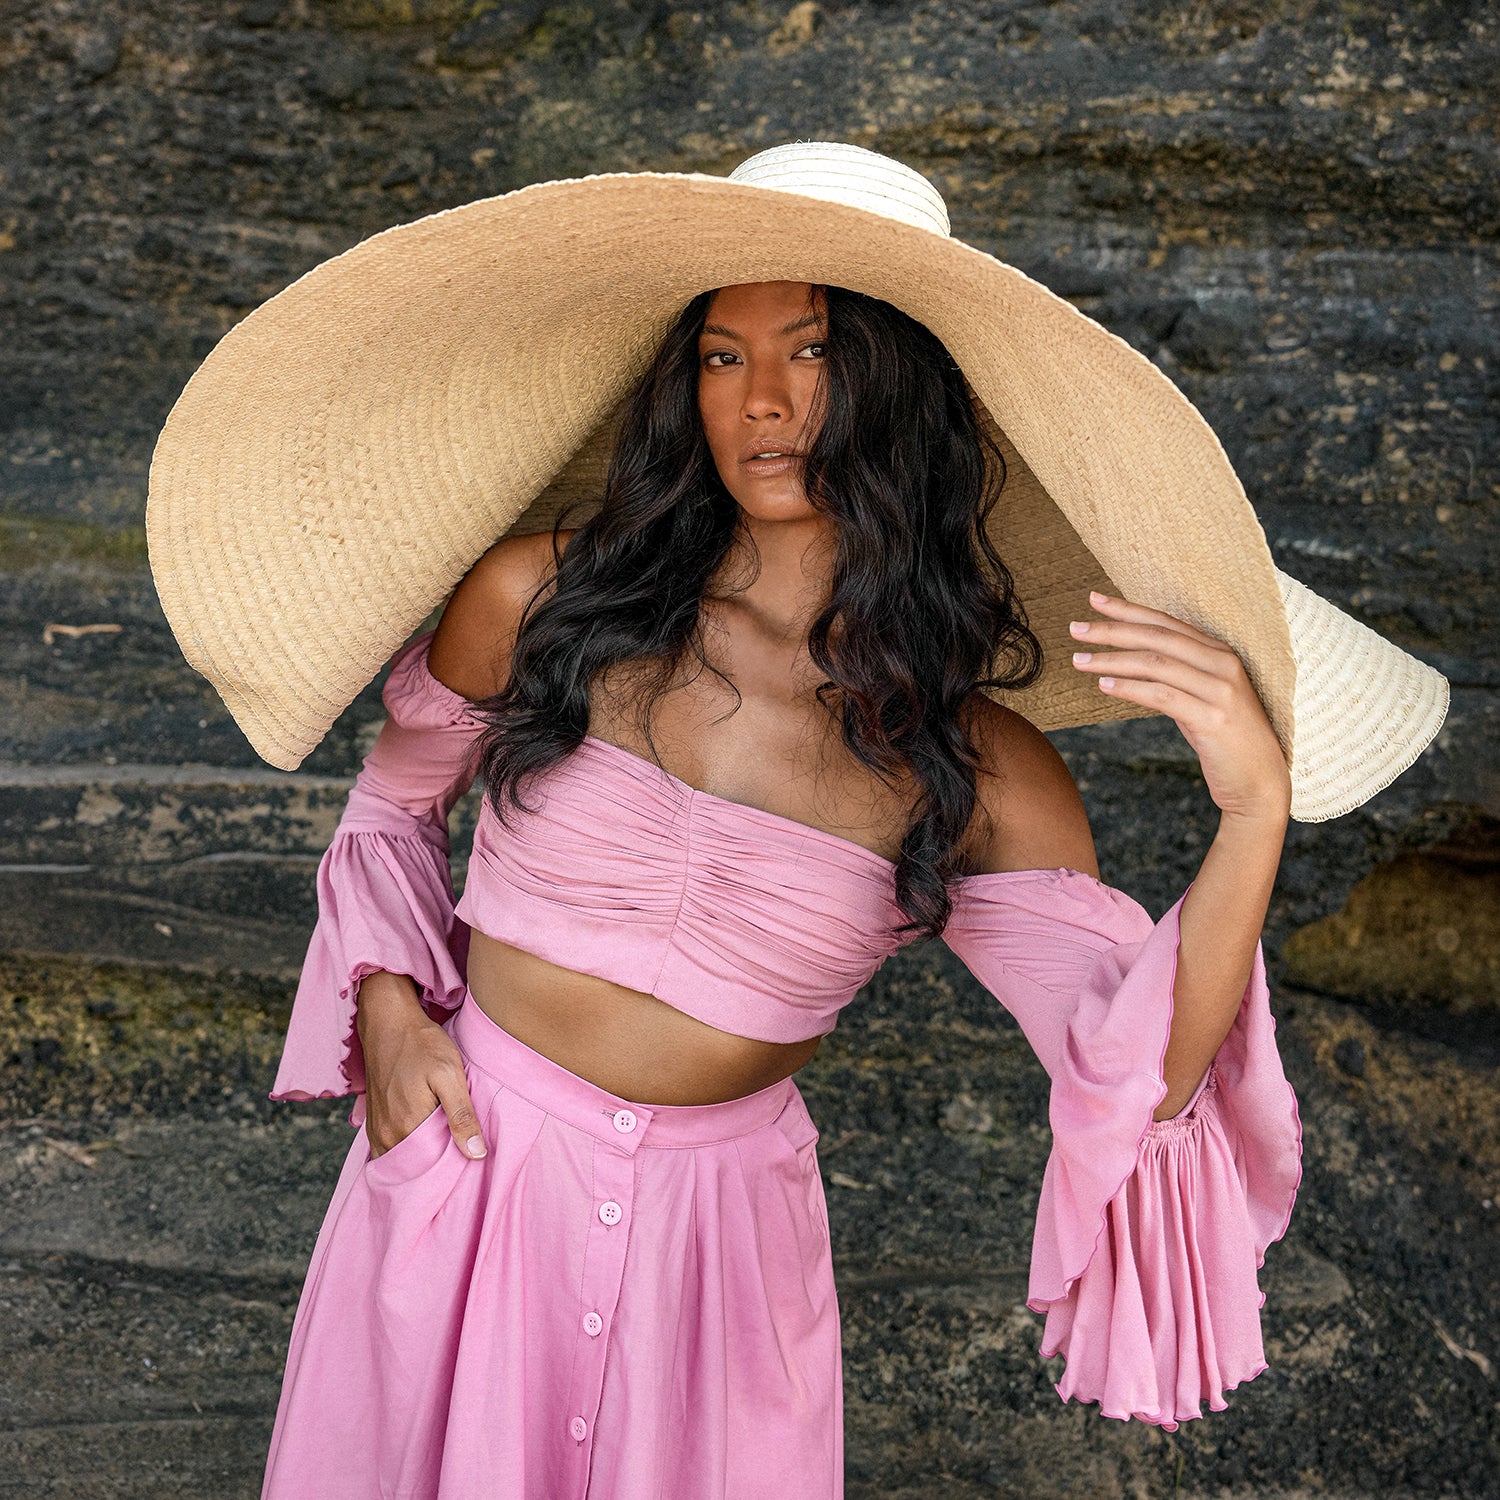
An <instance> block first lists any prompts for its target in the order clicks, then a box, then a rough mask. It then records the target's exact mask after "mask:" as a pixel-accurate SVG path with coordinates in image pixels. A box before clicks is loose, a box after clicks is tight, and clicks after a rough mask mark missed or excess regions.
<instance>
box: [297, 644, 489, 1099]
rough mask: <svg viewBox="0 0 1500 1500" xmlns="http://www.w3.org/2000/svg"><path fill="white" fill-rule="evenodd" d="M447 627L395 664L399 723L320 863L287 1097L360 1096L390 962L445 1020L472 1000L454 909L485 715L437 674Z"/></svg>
mask: <svg viewBox="0 0 1500 1500" xmlns="http://www.w3.org/2000/svg"><path fill="white" fill-rule="evenodd" d="M433 634H434V632H432V631H427V632H426V633H424V634H422V635H419V636H417V637H416V638H415V639H413V640H411V641H409V642H407V644H406V645H405V646H403V647H402V648H401V650H400V651H398V652H397V653H396V655H395V656H394V657H393V658H392V659H391V671H390V675H389V677H388V678H387V679H386V684H385V687H384V689H383V690H382V694H381V697H382V700H383V701H384V703H385V707H386V714H387V717H386V721H385V723H384V724H383V725H382V726H381V729H380V733H379V735H378V736H377V738H376V740H375V744H374V746H373V748H372V749H371V751H370V753H369V754H368V755H367V756H366V757H365V760H364V765H363V768H362V769H361V771H360V773H359V775H358V776H357V777H356V778H355V782H354V786H353V787H352V789H351V790H350V792H349V800H348V802H347V804H346V805H345V808H344V812H343V815H342V817H341V818H340V820H339V825H338V828H337V829H336V831H335V832H334V836H333V842H332V843H331V844H330V845H329V846H328V849H327V850H326V851H325V853H324V855H323V857H322V859H321V860H320V862H319V864H318V877H317V891H318V920H317V925H316V927H315V928H314V929H313V934H312V938H311V940H310V942H309V944H308V949H307V957H306V959H305V960H304V962H303V965H302V974H301V977H300V979H299V981H298V984H297V994H296V999H295V1000H294V1001H293V1003H292V1015H291V1021H290V1023H289V1025H288V1027H287V1035H286V1045H285V1047H284V1049H283V1051H282V1055H281V1064H280V1067H279V1069H278V1070H277V1074H276V1081H275V1083H274V1085H273V1086H272V1089H271V1098H273V1099H329V1098H338V1097H340V1096H342V1095H345V1094H359V1095H360V1096H361V1097H360V1098H359V1099H358V1100H357V1101H356V1104H355V1108H354V1113H353V1114H352V1116H351V1122H352V1123H353V1124H356V1125H357V1124H359V1123H361V1121H362V1120H363V1118H364V1110H363V1105H364V1098H363V1094H364V1088H365V1070H364V1057H363V1054H362V1053H361V1051H360V1046H359V1036H358V1033H357V1032H356V1030H355V1024H354V1023H355V1005H356V1000H357V997H358V993H359V984H360V981H361V980H362V979H363V978H364V977H365V975H367V974H373V973H375V972H377V971H379V970H387V971H389V972H390V973H393V974H406V975H409V976H410V977H411V978H412V979H413V980H415V981H416V984H417V988H418V990H419V992H420V996H421V1001H422V1004H423V1007H424V1008H425V1009H426V1010H427V1012H428V1013H429V1014H430V1015H433V1016H434V1017H435V1018H439V1019H440V1018H441V1017H442V1016H443V1015H445V1014H447V1013H448V1012H449V1011H451V1010H452V1009H453V1008H454V1007H455V1006H457V1005H458V1004H459V1003H460V1002H461V1001H462V999H463V997H464V991H465V970H466V967H467V961H468V946H469V929H468V927H467V925H466V924H465V923H464V922H463V921H461V920H460V919H459V918H457V917H456V916H455V915H454V905H455V898H454V891H453V877H452V873H451V871H450V869H449V865H448V856H449V852H450V844H449V836H448V814H449V813H450V812H451V811H452V810H453V806H454V804H455V803H456V802H457V801H458V799H459V798H460V797H461V796H462V795H463V794H464V792H465V791H467V789H468V788H469V786H470V784H471V783H472V782H473V780H474V776H475V774H476V772H477V769H478V767H477V754H478V735H479V733H480V731H481V730H482V729H483V727H484V724H483V721H482V720H481V719H479V718H477V717H476V716H475V715H474V714H473V713H472V712H471V709H470V705H469V701H468V700H467V699H466V698H463V697H461V696H460V695H459V694H457V693H455V692H453V691H452V690H451V689H450V688H448V687H445V686H444V685H443V684H442V683H440V682H439V681H438V680H437V679H436V678H435V677H433V676H432V674H431V672H430V670H429V669H428V665H427V653H428V649H429V647H430V645H431V642H432V636H433Z"/></svg>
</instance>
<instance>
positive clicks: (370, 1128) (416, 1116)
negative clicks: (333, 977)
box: [358, 972, 487, 1159]
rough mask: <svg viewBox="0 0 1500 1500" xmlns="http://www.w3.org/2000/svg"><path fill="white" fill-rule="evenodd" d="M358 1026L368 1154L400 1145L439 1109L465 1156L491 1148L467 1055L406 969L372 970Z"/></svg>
mask: <svg viewBox="0 0 1500 1500" xmlns="http://www.w3.org/2000/svg"><path fill="white" fill-rule="evenodd" d="M358 1026H359V1038H360V1044H361V1046H362V1047H363V1049H364V1055H365V1134H366V1135H367V1136H368V1138H369V1141H370V1156H371V1158H372V1159H374V1158H375V1157H378V1156H381V1155H382V1154H384V1153H385V1152H387V1151H389V1150H391V1148H392V1147H394V1146H396V1145H399V1144H400V1143H401V1142H402V1141H403V1140H405V1139H406V1137H407V1136H408V1135H410V1134H411V1132H412V1131H413V1130H415V1129H416V1128H417V1126H419V1125H420V1124H421V1123H422V1122H423V1121H424V1120H425V1119H427V1117H428V1116H429V1115H431V1114H432V1112H433V1111H434V1109H438V1108H441V1109H442V1110H443V1112H444V1113H445V1114H446V1115H447V1117H448V1128H449V1130H450V1131H451V1132H452V1134H453V1139H454V1140H455V1141H456V1142H457V1143H458V1148H459V1150H460V1151H462V1152H463V1153H464V1155H465V1156H468V1157H473V1158H478V1157H482V1156H484V1155H486V1154H487V1153H486V1150H485V1144H484V1137H483V1136H482V1135H481V1134H480V1131H479V1120H478V1117H477V1116H476V1115H475V1113H474V1103H473V1100H472V1099H470V1097H469V1086H468V1081H467V1079H466V1078H465V1076H464V1060H463V1054H462V1053H461V1052H460V1051H459V1050H458V1046H457V1044H456V1043H455V1042H454V1040H453V1038H452V1037H451V1036H449V1035H448V1033H447V1032H446V1031H445V1030H444V1029H443V1028H442V1027H441V1026H439V1025H438V1023H437V1022H436V1021H434V1020H432V1018H431V1017H430V1016H428V1014H427V1013H426V1011H424V1010H423V1009H422V1007H421V1004H420V1003H419V1001H418V997H417V988H416V985H415V983H414V982H413V981H412V980H411V979H409V978H408V977H407V976H405V975H399V974H386V973H383V972H382V973H378V974H369V975H367V976H366V977H365V978H364V979H363V980H362V981H361V982H360V987H359V1010H358Z"/></svg>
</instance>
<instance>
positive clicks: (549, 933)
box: [457, 735, 906, 1042]
mask: <svg viewBox="0 0 1500 1500" xmlns="http://www.w3.org/2000/svg"><path fill="white" fill-rule="evenodd" d="M526 798H527V800H528V801H529V802H531V803H532V804H533V806H534V807H535V809H536V810H535V812H524V811H515V812H513V811H512V810H511V809H509V808H507V812H506V826H504V827H502V826H501V823H500V820H499V819H498V818H497V817H496V816H495V813H494V811H493V809H492V808H491V807H490V805H489V804H488V803H486V804H485V806H484V808H483V810H482V812H481V815H480V819H479V824H478V827H477V828H476V830H475V834H474V849H473V854H472V856H471V858H470V861H469V873H468V878H467V882H466V884H465V887H464V893H463V896H462V898H461V899H460V901H459V903H458V907H457V914H458V915H459V916H460V917H461V918H462V919H463V920H464V921H465V922H467V923H468V924H469V925H470V926H471V927H473V928H475V929H477V930H478V931H480V932H483V933H486V934H488V935H489V936H491V937H495V938H499V939H501V940H502V941H504V942H507V943H513V944H515V946H517V947H519V948H524V949H526V950H527V951H528V952H530V953H535V954H536V955H537V956H538V957H541V958H545V959H548V960H550V961H552V962H554V963H558V964H562V965H564V966H565V967H567V968H570V969H574V970H577V971H579V972H580V973H585V974H594V975H598V976H600V977H601V978H605V979H610V980H613V981H614V982H615V983H617V984H624V985H628V986H629V987H630V988H632V989H637V990H642V991H644V992H646V993H647V994H652V995H655V996H657V997H658V998H659V999H661V1000H664V1001H666V1002H667V1003H668V1004H669V1005H672V1006H674V1007H675V1008H676V1009H678V1010H681V1011H685V1012H686V1013H687V1014H689V1015H692V1016H695V1017H697V1018H698V1019H699V1020H701V1021H706V1022H707V1023H708V1024H709V1025H711V1026H716V1027H718V1028H719V1029H720V1030H722V1031H729V1032H733V1033H734V1034H735V1035H737V1036H745V1037H753V1038H756V1039H757V1040H761V1041H768V1042H791V1041H800V1040H803V1039H805V1038H807V1037H812V1036H818V1035H820V1034H822V1033H825V1032H827V1031H829V1030H831V1029H832V1027H833V1025H834V1023H835V1021H836V1020H837V1017H838V1012H839V1010H840V1009H841V1008H842V1007H843V1006H845V1005H847V1004H848V1002H849V1001H850V1000H851V999H852V998H853V996H854V995H855V994H856V993H857V992H858V990H859V989H860V988H861V986H863V985H864V984H865V983H866V982H868V980H869V978H870V976H871V975H872V974H873V973H874V972H875V970H876V969H878V968H879V967H880V965H881V964H882V963H883V962H884V961H885V959H886V958H888V957H889V956H890V955H891V954H892V953H894V952H895V951H896V950H897V949H898V948H900V947H901V946H902V942H903V937H902V935H900V934H898V933H897V932H896V931H895V929H896V928H897V927H898V926H899V924H900V923H902V922H903V921H905V920H906V919H905V916H904V914H903V913H902V912H901V910H900V908H899V906H897V905H896V902H895V898H894V882H893V878H892V866H891V864H890V863H889V861H887V860H885V859H883V858H882V857H881V856H880V855H878V854H876V853H875V852H874V851H873V850H869V849H865V848H863V847H862V846H860V845H858V844H855V843H852V842H850V841H848V840H846V839H842V838H839V837H837V836H835V835H833V834H831V833H827V832H825V831H824V830H822V829H819V828H814V827H812V826H811V825H804V824H801V823H797V822H794V821H792V820H790V819H788V818H784V817H782V816H780V815H779V814H776V813H770V812H766V811H764V810H762V809H760V808H756V807H749V806H746V805H743V804H741V803H737V802H731V801H727V800H725V799H724V798H722V797H716V796H713V795H712V794H710V793H707V792H702V791H699V790H697V789H696V788H695V787H692V786H690V785H688V783H687V782H685V781H682V780H679V779H678V778H677V777H675V776H673V775H672V774H671V773H670V772H668V771H665V770H663V769H662V768H661V767H660V766H657V765H655V764H653V763H652V762H651V761H648V760H645V759H643V758H642V757H641V756H638V755H636V754H635V753H634V752H632V751H629V750H626V749H624V748H622V747H621V746H619V745H615V744H612V743H610V742H609V741H608V740H602V739H598V738H596V737H594V736H593V735H587V736H585V737H584V739H583V740H582V741H580V743H579V745H578V747H577V748H576V749H575V750H574V751H573V752H572V753H571V754H570V755H569V756H568V758H567V759H566V760H564V761H562V762H561V763H559V764H558V765H555V766H552V767H550V768H549V769H548V771H547V772H546V774H545V776H543V777H538V778H536V780H535V783H534V785H533V786H532V787H529V788H528V789H527V792H526Z"/></svg>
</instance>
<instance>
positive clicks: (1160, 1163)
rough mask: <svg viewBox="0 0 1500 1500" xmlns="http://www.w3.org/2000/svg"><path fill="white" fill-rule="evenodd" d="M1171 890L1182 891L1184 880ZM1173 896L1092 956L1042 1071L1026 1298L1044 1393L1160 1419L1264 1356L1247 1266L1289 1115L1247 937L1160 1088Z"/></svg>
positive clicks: (1282, 1165) (1266, 1219)
mask: <svg viewBox="0 0 1500 1500" xmlns="http://www.w3.org/2000/svg"><path fill="white" fill-rule="evenodd" d="M1182 899H1185V895H1184V897H1183V898H1182ZM1182 899H1179V900H1178V902H1177V903H1176V904H1175V905H1174V906H1173V907H1172V908H1171V910H1170V911H1169V912H1168V913H1167V914H1166V916H1164V917H1163V918H1162V920H1161V921H1160V922H1159V923H1157V924H1155V926H1154V928H1152V930H1151V931H1150V932H1149V933H1147V934H1146V936H1145V937H1144V940H1143V941H1141V942H1139V943H1129V944H1120V945H1117V946H1116V947H1115V948H1114V949H1111V950H1109V951H1107V952H1105V953H1104V954H1102V955H1101V956H1100V958H1099V960H1098V962H1097V963H1096V965H1095V967H1094V969H1093V972H1092V974H1091V977H1090V979H1089V981H1088V982H1087V984H1086V985H1085V986H1084V992H1083V994H1082V996H1081V1000H1080V1004H1079V1006H1078V1008H1077V1010H1076V1011H1075V1013H1074V1015H1073V1017H1072V1019H1071V1020H1070V1022H1069V1024H1068V1027H1067V1032H1066V1036H1065V1038H1064V1040H1063V1045H1062V1047H1061V1049H1060V1055H1059V1056H1058V1058H1057V1059H1056V1063H1055V1066H1054V1067H1053V1068H1052V1069H1050V1070H1049V1071H1052V1074H1053V1078H1052V1094H1051V1104H1050V1114H1051V1124H1052V1134H1053V1149H1052V1154H1051V1157H1050V1159H1049V1161H1048V1163H1047V1170H1046V1175H1045V1177H1044V1178H1043V1183H1042V1192H1041V1199H1040V1202H1039V1205H1038V1212H1037V1223H1036V1233H1035V1238H1034V1241H1033V1247H1032V1263H1031V1279H1030V1286H1029V1291H1028V1297H1027V1305H1028V1306H1029V1307H1031V1308H1032V1310H1033V1311H1035V1312H1041V1313H1045V1314H1046V1327H1045V1330H1044V1334H1043V1341H1042V1351H1041V1352H1042V1354H1043V1356H1044V1357H1050V1356H1052V1355H1056V1354H1060V1355H1062V1356H1063V1357H1064V1358H1065V1360H1066V1370H1065V1373H1064V1375H1063V1378H1062V1379H1061V1380H1060V1381H1059V1382H1058V1384H1057V1387H1056V1388H1057V1392H1058V1394H1059V1395H1060V1396H1061V1397H1062V1398H1063V1399H1064V1400H1065V1401H1066V1400H1069V1399H1075V1398H1076V1399H1078V1400H1080V1401H1097V1402H1098V1403H1099V1405H1100V1408H1101V1410H1102V1411H1103V1412H1104V1414H1105V1415H1106V1416H1111V1417H1119V1418H1130V1417H1134V1418H1136V1419H1138V1420H1140V1421H1143V1422H1149V1423H1153V1424H1156V1425H1159V1426H1161V1427H1163V1428H1165V1429H1166V1430H1168V1431H1171V1430H1173V1429H1175V1428H1176V1426H1177V1424H1178V1423H1179V1422H1182V1421H1186V1420H1188V1419H1190V1418H1193V1417H1197V1416H1201V1415H1202V1409H1203V1406H1204V1403H1207V1405H1208V1407H1209V1408H1210V1409H1211V1410H1214V1411H1220V1410H1223V1409H1224V1406H1225V1404H1226V1403H1225V1401H1224V1392H1225V1391H1227V1390H1231V1389H1233V1388H1234V1387H1235V1386H1237V1385H1238V1384H1240V1383H1241V1382H1242V1381H1246V1380H1249V1379H1251V1378H1252V1377H1254V1376H1255V1375H1258V1374H1259V1373H1260V1372H1261V1371H1262V1370H1263V1369H1265V1367H1266V1360H1265V1353H1264V1349H1263V1345H1262V1341H1261V1327H1260V1308H1261V1306H1262V1304H1263V1303H1264V1301H1265V1297H1264V1294H1263V1293H1262V1292H1261V1291H1260V1288H1259V1285H1258V1283H1257V1279H1256V1272H1257V1271H1258V1270H1259V1268H1260V1267H1261V1265H1262V1264H1263V1263H1264V1260H1265V1253H1266V1248H1267V1246H1268V1245H1270V1244H1271V1242H1272V1241H1274V1240H1277V1239H1279V1238H1280V1237H1281V1236H1282V1234H1283V1233H1285V1231H1286V1227H1287V1224H1288V1222H1289V1221H1290V1218H1291V1212H1292V1204H1293V1202H1294V1200H1295V1198H1296V1193H1297V1188H1298V1185H1299V1183H1300V1181H1301V1140H1302V1132H1301V1122H1300V1120H1299V1117H1298V1112H1297V1102H1296V1097H1295V1095H1294V1094H1293V1092H1292V1089H1291V1086H1290V1084H1289V1083H1288V1082H1287V1079H1286V1076H1285V1074H1284V1072H1283V1071H1282V1067H1281V1061H1280V1058H1279V1056H1278V1053H1277V1049H1276V1044H1275V1040H1274V1033H1275V1029H1276V1025H1275V1021H1274V1019H1273V1018H1272V1016H1271V1011H1270V1005H1269V993H1268V989H1267V985H1266V975H1265V959H1264V955H1263V952H1262V950H1261V948H1260V945H1259V944H1257V946H1256V952H1255V959H1254V964H1253V967H1252V972H1251V975H1250V979H1249V981H1248V983H1247V985H1246V988H1245V994H1244V997H1243V998H1242V1000H1241V1002H1240V1009H1239V1012H1238V1014H1237V1016H1236V1018H1235V1021H1234V1024H1233V1026H1232V1028H1231V1030H1230V1032H1229V1035H1228V1036H1227V1038H1226V1039H1225V1041H1224V1044H1223V1046H1222V1047H1221V1048H1220V1050H1219V1053H1218V1055H1217V1057H1216V1058H1215V1059H1214V1062H1213V1064H1212V1065H1211V1067H1210V1069H1209V1072H1208V1074H1207V1075H1206V1078H1205V1080H1204V1082H1203V1083H1202V1084H1201V1085H1200V1087H1199V1090H1198V1093H1197V1095H1196V1096H1195V1098H1194V1100H1193V1101H1192V1102H1191V1103H1190V1104H1189V1105H1188V1106H1187V1108H1186V1109H1184V1111H1183V1112H1182V1113H1181V1114H1179V1115H1177V1116H1175V1117H1173V1118H1171V1119H1168V1120H1162V1121H1156V1120H1153V1119H1152V1115H1153V1114H1154V1112H1155V1110H1156V1108H1157V1106H1158V1105H1159V1104H1160V1102H1161V1100H1162V1099H1163V1098H1164V1097H1165V1095H1166V1092H1167V1085H1166V1083H1165V1081H1164V1079H1163V1076H1162V1062H1163V1059H1164V1057H1165V1053H1166V1044H1167V1036H1168V1032H1169V1028H1170V1025H1171V1016H1172V990H1173V983H1174V981H1175V978H1176V972H1177V953H1178V937H1179V933H1178V919H1179V913H1180V911H1181V907H1182Z"/></svg>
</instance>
